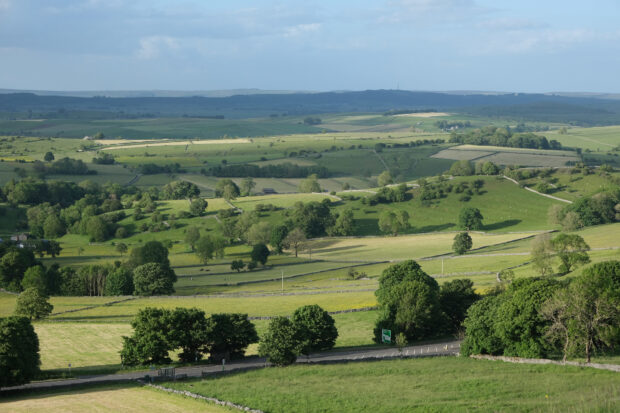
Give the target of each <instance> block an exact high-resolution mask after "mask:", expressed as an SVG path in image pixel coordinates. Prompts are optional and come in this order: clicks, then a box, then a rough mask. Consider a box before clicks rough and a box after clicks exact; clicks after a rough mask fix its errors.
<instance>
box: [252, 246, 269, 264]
mask: <svg viewBox="0 0 620 413" xmlns="http://www.w3.org/2000/svg"><path fill="white" fill-rule="evenodd" d="M250 257H251V258H252V261H254V262H260V263H261V264H262V265H265V264H267V259H268V258H269V248H267V246H266V245H265V244H256V245H254V247H252V253H251V254H250Z"/></svg>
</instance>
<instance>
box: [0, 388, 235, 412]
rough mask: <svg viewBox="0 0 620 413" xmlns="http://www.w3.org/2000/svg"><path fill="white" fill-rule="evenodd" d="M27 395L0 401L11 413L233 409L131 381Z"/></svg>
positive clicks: (2, 407)
mask: <svg viewBox="0 0 620 413" xmlns="http://www.w3.org/2000/svg"><path fill="white" fill-rule="evenodd" d="M27 396H28V397H27V398H26V397H24V396H22V395H20V396H12V397H8V398H6V399H5V400H2V401H0V408H1V409H2V410H3V411H5V412H11V413H26V412H28V413H37V412H41V413H47V412H84V411H90V412H111V413H112V412H119V411H125V412H153V413H159V412H161V413H164V412H165V413H167V412H173V413H182V412H188V411H191V412H203V413H223V412H231V411H233V410H231V409H229V408H226V407H221V406H218V405H215V404H212V403H208V402H205V401H200V400H195V399H190V398H187V397H183V396H179V395H174V394H169V393H164V392H161V391H158V390H155V389H152V388H149V387H139V386H138V385H133V384H122V385H120V384H119V385H105V386H95V387H83V388H79V389H77V390H76V389H69V390H55V391H48V392H31V393H29V394H28V395H27Z"/></svg>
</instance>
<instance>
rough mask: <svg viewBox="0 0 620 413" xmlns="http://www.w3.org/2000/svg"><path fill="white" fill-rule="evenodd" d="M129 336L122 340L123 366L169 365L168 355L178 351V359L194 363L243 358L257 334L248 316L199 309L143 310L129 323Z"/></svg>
mask: <svg viewBox="0 0 620 413" xmlns="http://www.w3.org/2000/svg"><path fill="white" fill-rule="evenodd" d="M131 326H132V327H133V329H134V332H133V334H132V335H131V336H130V337H123V348H122V350H121V361H122V364H123V365H124V366H136V365H149V364H168V363H170V362H172V360H171V358H170V352H172V351H176V350H179V351H180V352H179V360H180V361H182V362H186V363H188V362H196V361H199V360H201V359H202V358H203V357H204V356H205V355H209V358H210V360H211V361H215V362H217V361H221V360H222V359H226V360H231V359H238V358H242V357H243V356H244V354H245V351H246V349H247V347H248V346H249V345H250V344H252V343H256V342H258V334H257V333H256V328H255V327H254V324H252V322H250V320H249V319H248V316H247V314H212V315H210V316H209V317H206V316H205V312H204V311H202V310H200V309H198V308H176V309H174V310H168V309H163V308H152V307H146V308H144V309H141V310H140V311H139V312H138V314H137V315H136V316H135V317H134V319H133V320H132V322H131Z"/></svg>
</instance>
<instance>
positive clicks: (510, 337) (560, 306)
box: [461, 261, 620, 362]
mask: <svg viewBox="0 0 620 413" xmlns="http://www.w3.org/2000/svg"><path fill="white" fill-rule="evenodd" d="M464 325H465V329H466V330H465V334H466V336H465V340H464V342H463V344H462V345H461V353H462V354H464V355H469V354H492V355H505V356H518V357H536V358H539V357H559V356H561V357H563V359H564V360H565V359H566V358H567V357H569V356H575V357H585V358H586V361H588V362H589V361H590V359H591V357H592V355H593V354H594V352H596V351H602V350H608V349H614V348H617V346H618V345H620V328H619V327H618V326H620V261H607V262H601V263H597V264H594V265H592V266H591V267H589V268H586V269H585V270H584V271H583V273H582V275H581V276H579V277H576V278H574V279H572V280H558V279H555V278H550V277H539V278H524V279H518V280H515V281H513V282H512V283H511V284H510V285H509V286H508V287H507V288H505V289H504V290H499V291H497V290H496V291H493V292H492V294H490V295H488V296H486V297H484V298H483V299H482V300H480V301H479V302H477V303H476V304H474V305H472V307H471V308H470V309H469V311H468V313H467V318H466V320H465V322H464Z"/></svg>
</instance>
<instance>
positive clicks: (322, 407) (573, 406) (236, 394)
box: [170, 357, 620, 413]
mask: <svg viewBox="0 0 620 413" xmlns="http://www.w3.org/2000/svg"><path fill="white" fill-rule="evenodd" d="M170 386H171V387H174V388H177V389H187V390H190V391H192V392H196V393H199V394H202V395H206V396H209V397H217V398H220V399H225V400H231V401H234V402H237V403H241V404H244V405H247V406H251V407H253V408H257V409H261V410H263V411H269V412H274V413H275V412H283V413H284V412H292V411H304V412H308V413H310V412H325V411H338V412H359V411H373V412H412V411H424V412H426V411H445V412H453V411H470V410H476V411H485V412H486V411H488V412H496V411H553V412H556V411H557V412H577V411H602V412H611V411H615V410H617V409H618V408H619V407H620V401H619V396H620V393H619V392H620V390H619V389H620V376H619V375H618V373H614V372H609V371H597V370H594V369H580V368H576V367H564V366H536V365H518V364H509V363H502V362H493V361H483V360H472V359H466V358H454V357H449V358H427V359H407V360H391V361H379V362H357V363H348V364H337V365H322V366H293V367H287V368H284V369H278V368H270V369H262V370H256V371H250V372H246V373H241V374H235V375H229V376H224V377H221V378H217V379H207V380H202V381H191V382H187V383H181V382H178V383H172V384H170Z"/></svg>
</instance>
